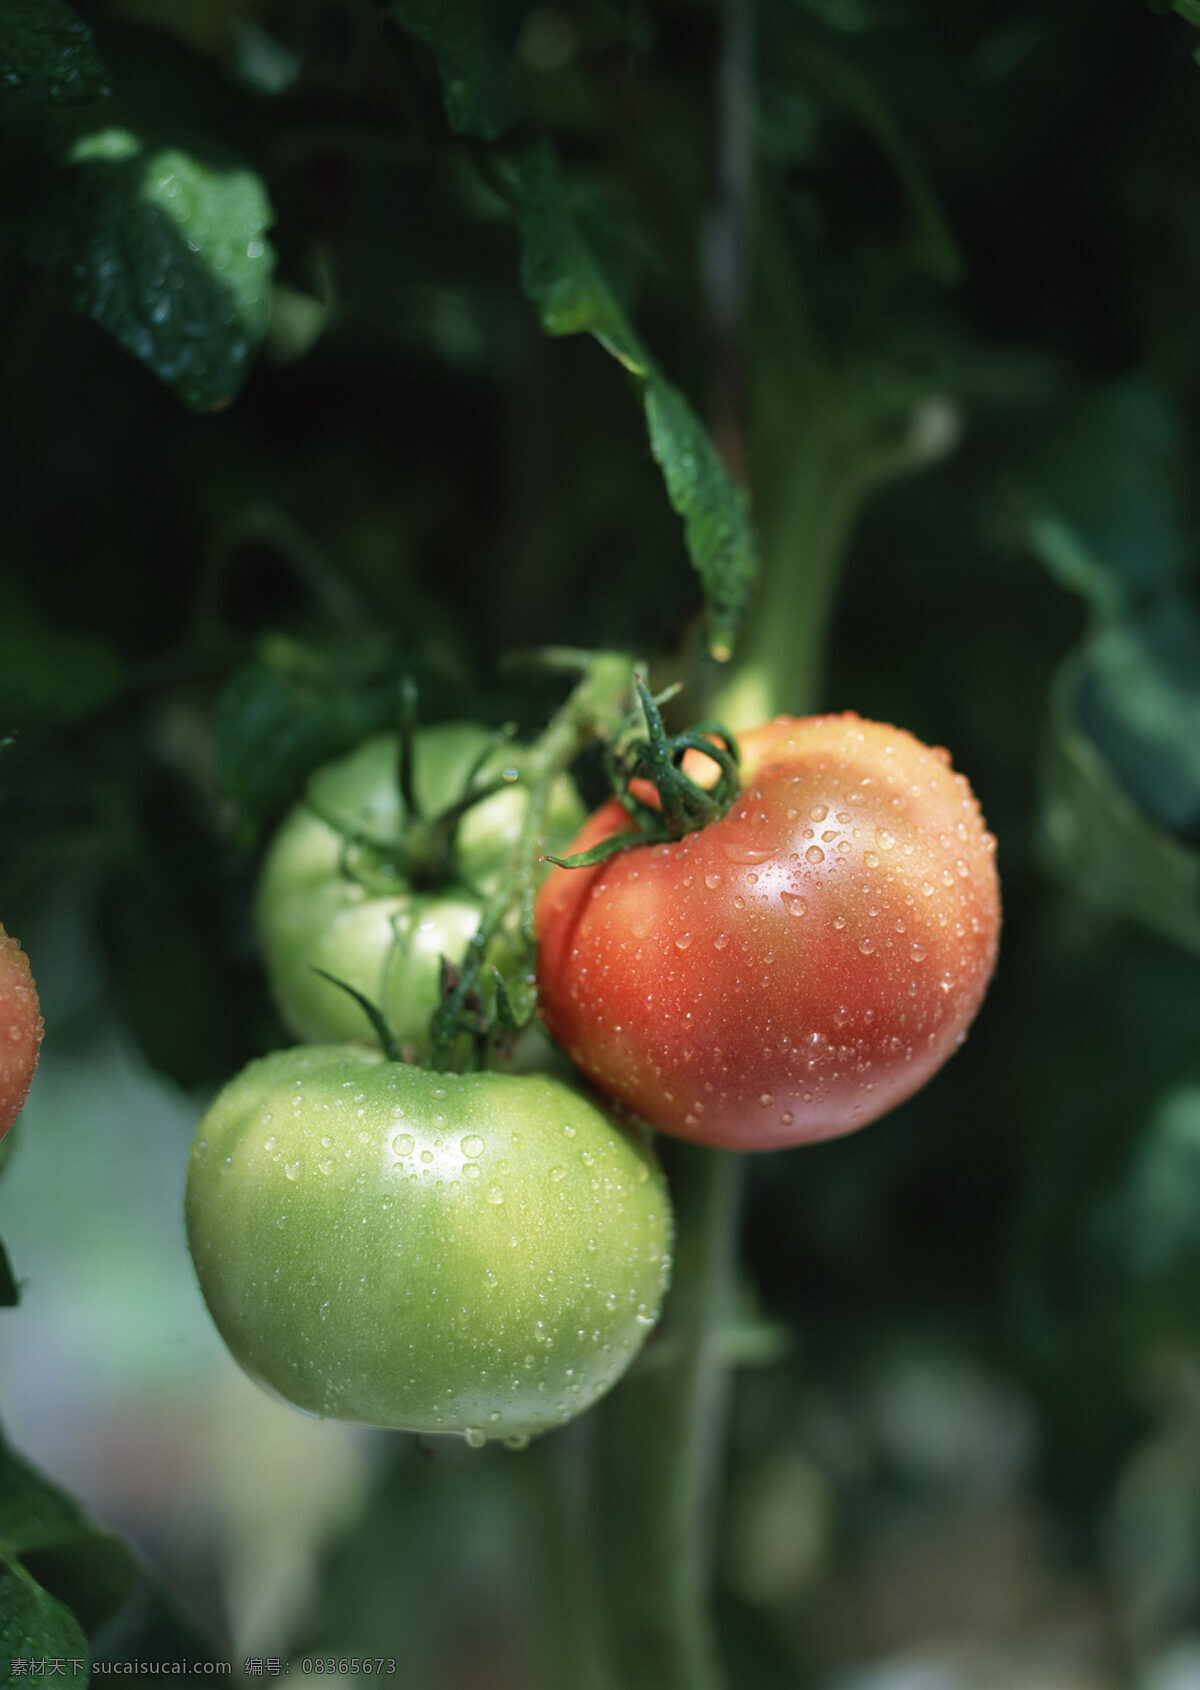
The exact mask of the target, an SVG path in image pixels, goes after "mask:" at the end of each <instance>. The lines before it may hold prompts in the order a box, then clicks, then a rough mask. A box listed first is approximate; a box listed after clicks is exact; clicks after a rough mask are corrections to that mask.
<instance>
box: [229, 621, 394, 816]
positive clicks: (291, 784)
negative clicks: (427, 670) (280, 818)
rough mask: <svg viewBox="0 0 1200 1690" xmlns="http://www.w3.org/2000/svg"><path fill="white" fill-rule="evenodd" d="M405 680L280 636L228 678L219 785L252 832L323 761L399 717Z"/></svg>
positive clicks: (287, 798) (287, 799) (285, 800)
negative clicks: (352, 668) (348, 667)
mask: <svg viewBox="0 0 1200 1690" xmlns="http://www.w3.org/2000/svg"><path fill="white" fill-rule="evenodd" d="M400 708H401V701H400V680H399V678H398V676H397V675H396V673H395V672H394V671H393V670H391V669H390V668H389V669H388V671H387V672H386V673H385V674H383V675H381V676H354V675H347V674H345V673H343V672H342V671H341V670H340V669H339V667H338V666H337V665H336V664H331V665H329V666H328V667H326V666H325V665H323V664H322V662H321V660H320V658H319V656H318V654H315V653H307V652H305V651H304V650H302V649H301V648H292V647H290V646H288V645H287V643H286V642H282V641H280V642H276V646H275V648H274V650H273V651H272V653H271V655H270V657H269V658H267V659H262V660H258V661H256V662H253V663H249V664H247V665H246V666H245V668H243V669H241V670H239V671H238V673H237V674H236V675H235V676H234V677H233V679H232V680H231V681H230V683H229V685H228V686H227V687H226V689H225V692H224V694H223V695H222V698H221V702H220V706H219V708H218V712H217V759H218V767H219V770H220V779H221V787H222V790H223V791H224V793H225V795H226V797H228V798H229V799H231V800H232V801H233V803H234V804H235V805H236V806H237V808H238V810H239V811H240V812H241V815H242V817H243V820H244V823H245V825H246V828H247V831H248V832H249V834H250V835H251V837H252V836H253V835H254V834H255V833H257V831H258V829H259V828H260V827H261V826H262V825H263V823H264V822H266V821H267V820H268V819H269V818H270V817H271V816H272V815H274V814H275V813H276V812H277V811H279V810H280V809H282V807H283V806H284V805H285V804H286V803H287V802H288V801H289V799H291V798H293V797H295V795H296V793H297V792H298V791H299V790H300V788H301V786H302V785H303V784H304V780H305V777H306V776H307V775H308V774H309V773H310V771H311V770H313V769H314V768H316V767H317V765H318V764H320V763H324V762H327V761H329V759H330V758H333V757H336V756H337V755H338V753H339V752H342V751H346V750H349V748H350V747H351V746H352V745H356V744H357V743H358V742H359V741H360V740H362V739H364V738H365V737H366V736H367V734H369V733H371V732H373V731H375V730H376V729H381V728H392V727H395V726H396V724H397V722H398V721H399V720H400Z"/></svg>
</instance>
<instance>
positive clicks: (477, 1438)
mask: <svg viewBox="0 0 1200 1690" xmlns="http://www.w3.org/2000/svg"><path fill="white" fill-rule="evenodd" d="M463 1437H464V1438H465V1439H466V1440H467V1442H468V1443H469V1444H470V1446H471V1448H472V1449H482V1448H483V1446H484V1444H485V1443H487V1433H486V1432H484V1431H482V1430H481V1429H480V1428H479V1427H478V1426H468V1427H467V1429H466V1431H465V1432H464V1433H463Z"/></svg>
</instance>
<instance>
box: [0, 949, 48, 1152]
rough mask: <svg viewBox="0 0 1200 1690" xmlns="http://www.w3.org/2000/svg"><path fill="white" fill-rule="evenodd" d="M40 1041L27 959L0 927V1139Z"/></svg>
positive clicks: (20, 1099) (25, 1087)
mask: <svg viewBox="0 0 1200 1690" xmlns="http://www.w3.org/2000/svg"><path fill="white" fill-rule="evenodd" d="M41 1043H42V1016H41V1009H40V1007H39V1004H38V994H37V987H36V986H35V985H34V983H33V974H32V972H31V971H30V967H29V958H28V957H27V956H26V955H25V952H24V951H23V950H22V949H21V947H20V945H19V944H18V943H17V941H16V940H15V939H14V938H12V937H11V936H10V935H9V934H8V933H6V932H5V931H4V928H3V927H2V926H0V1139H3V1137H4V1135H5V1133H7V1131H8V1129H9V1128H10V1127H11V1126H12V1124H13V1122H14V1121H15V1120H16V1118H17V1116H18V1115H19V1114H20V1112H21V1106H22V1105H23V1104H24V1102H25V1099H26V1097H27V1095H28V1093H29V1087H30V1085H31V1084H32V1081H33V1072H34V1069H35V1068H36V1067H37V1062H38V1051H39V1049H40V1047H41Z"/></svg>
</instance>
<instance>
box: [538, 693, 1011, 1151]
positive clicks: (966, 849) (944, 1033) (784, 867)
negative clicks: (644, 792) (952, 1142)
mask: <svg viewBox="0 0 1200 1690" xmlns="http://www.w3.org/2000/svg"><path fill="white" fill-rule="evenodd" d="M739 748H740V751H741V759H742V765H741V778H742V791H741V795H740V797H739V798H738V800H737V801H736V802H735V803H734V805H733V806H732V808H731V809H730V810H728V811H727V813H726V814H725V815H724V816H723V817H721V819H720V820H719V821H716V822H713V823H710V824H709V825H708V826H706V827H704V828H702V829H700V830H699V831H698V832H695V833H691V834H688V835H686V836H685V837H684V838H683V839H680V840H678V841H676V842H674V843H670V844H659V845H644V846H635V847H633V848H631V849H630V850H628V851H624V852H621V853H618V854H617V855H616V856H613V857H611V858H609V859H608V861H606V862H604V863H601V864H598V865H596V866H595V867H592V868H578V869H566V868H557V869H555V870H554V871H553V872H552V874H551V875H550V876H549V878H548V879H547V880H546V882H545V884H544V885H543V887H542V889H541V892H540V894H539V897H538V902H537V907H536V912H535V913H536V923H537V932H538V989H539V1001H540V1005H541V1010H542V1015H543V1018H544V1020H545V1022H546V1025H547V1027H548V1028H549V1030H550V1032H551V1034H552V1035H553V1037H554V1038H555V1039H556V1040H557V1041H558V1042H559V1044H560V1045H561V1046H562V1047H563V1049H564V1050H565V1051H566V1053H567V1055H568V1056H570V1058H571V1060H572V1061H573V1062H574V1063H576V1065H577V1066H578V1067H579V1068H580V1069H581V1070H582V1071H583V1072H584V1073H585V1074H586V1075H587V1076H588V1077H589V1078H590V1079H592V1080H593V1081H594V1082H595V1083H596V1084H597V1085H598V1086H600V1087H601V1088H602V1089H603V1090H604V1091H606V1092H607V1093H608V1094H609V1095H610V1096H612V1097H614V1098H617V1099H619V1100H620V1101H621V1102H622V1103H624V1104H625V1105H627V1106H628V1107H629V1108H630V1109H632V1110H635V1111H636V1112H637V1113H638V1114H639V1115H641V1116H642V1117H643V1118H644V1119H645V1120H647V1121H648V1122H650V1123H651V1124H652V1125H653V1126H655V1127H658V1128H660V1129H661V1130H662V1131H663V1132H667V1133H673V1134H675V1135H676V1136H678V1137H680V1138H689V1139H694V1140H697V1141H698V1142H700V1143H704V1144H712V1145H723V1146H726V1147H729V1148H734V1149H743V1150H767V1149H772V1148H777V1147H780V1146H784V1145H792V1144H802V1143H809V1142H813V1141H815V1140H818V1139H824V1138H832V1137H835V1136H836V1135H838V1134H840V1133H845V1132H850V1131H852V1130H853V1129H854V1128H856V1127H860V1126H863V1125H865V1124H866V1123H867V1122H868V1121H872V1120H875V1119H876V1118H877V1117H878V1116H880V1115H882V1114H884V1113H885V1112H886V1111H887V1110H889V1109H892V1108H894V1107H895V1105H896V1104H898V1103H901V1102H902V1101H903V1100H904V1099H905V1098H907V1097H909V1096H910V1095H911V1094H912V1093H913V1092H914V1091H916V1090H917V1089H918V1087H920V1086H922V1085H924V1083H925V1082H926V1080H928V1079H929V1078H930V1076H931V1075H932V1074H933V1073H935V1072H936V1070H937V1069H938V1068H940V1067H941V1065H942V1063H943V1062H945V1060H946V1059H947V1057H949V1056H950V1055H951V1054H952V1052H953V1051H954V1050H955V1049H956V1047H957V1046H958V1045H960V1044H961V1043H962V1041H963V1039H964V1037H965V1034H966V1030H967V1027H968V1026H969V1025H970V1023H971V1021H972V1019H973V1018H974V1015H975V1012H976V1011H977V1009H978V1008H979V1005H980V1002H981V1000H982V998H983V994H984V991H985V990H986V987H987V984H988V981H989V979H990V977H991V974H992V969H993V966H994V964H995V959H996V946H997V939H998V934H999V927H1000V898H999V886H998V882H997V877H996V866H995V856H994V849H995V841H994V840H993V838H992V836H991V834H989V833H988V832H987V830H986V828H985V826H984V822H983V817H982V816H981V814H980V810H979V806H978V804H977V803H976V800H975V798H974V795H973V794H972V792H971V789H970V787H969V786H968V784H967V782H966V780H965V779H964V777H963V776H962V775H958V774H955V773H954V771H953V770H952V769H951V767H950V759H949V756H948V755H947V753H946V752H945V751H942V750H932V749H930V748H929V747H928V746H926V745H922V744H921V743H920V741H918V740H916V739H914V738H913V736H912V735H911V734H908V733H905V732H904V731H903V730H901V729H899V728H893V727H887V726H885V725H883V724H881V723H878V722H866V721H863V720H861V719H860V718H859V717H858V716H855V715H853V714H846V715H841V716H815V717H808V718H805V719H804V720H797V719H794V718H789V717H780V718H778V719H777V720H775V721H773V722H768V723H766V724H765V725H764V726H762V727H760V728H756V729H754V730H752V731H750V732H748V733H745V734H743V735H740V736H739ZM689 755H691V756H692V757H693V758H694V759H695V760H696V762H697V763H703V762H705V761H706V760H705V759H703V758H702V757H696V754H694V753H692V754H689ZM628 825H629V824H628V820H627V818H626V816H625V812H624V810H623V809H622V808H621V806H620V805H619V804H618V803H617V801H616V800H615V799H614V800H611V801H610V802H609V803H608V804H606V805H605V806H603V807H602V808H601V809H600V810H599V811H597V812H596V814H595V815H594V816H593V817H592V818H591V820H590V821H589V822H588V823H587V825H586V826H585V828H584V830H583V832H582V833H581V834H580V835H579V837H578V839H577V840H576V841H575V844H574V846H573V847H572V850H573V851H576V852H579V851H585V850H587V849H588V848H590V847H591V846H592V845H594V844H596V843H597V841H599V840H600V839H603V838H605V837H607V836H608V835H610V834H613V833H615V832H617V831H618V830H619V829H620V828H621V827H623V826H628Z"/></svg>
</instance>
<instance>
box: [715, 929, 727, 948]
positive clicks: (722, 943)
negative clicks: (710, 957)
mask: <svg viewBox="0 0 1200 1690" xmlns="http://www.w3.org/2000/svg"><path fill="white" fill-rule="evenodd" d="M728 943H729V935H728V933H718V934H717V936H716V938H715V939H714V940H713V950H714V951H723V950H724V949H725V947H726V945H727V944H728Z"/></svg>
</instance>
